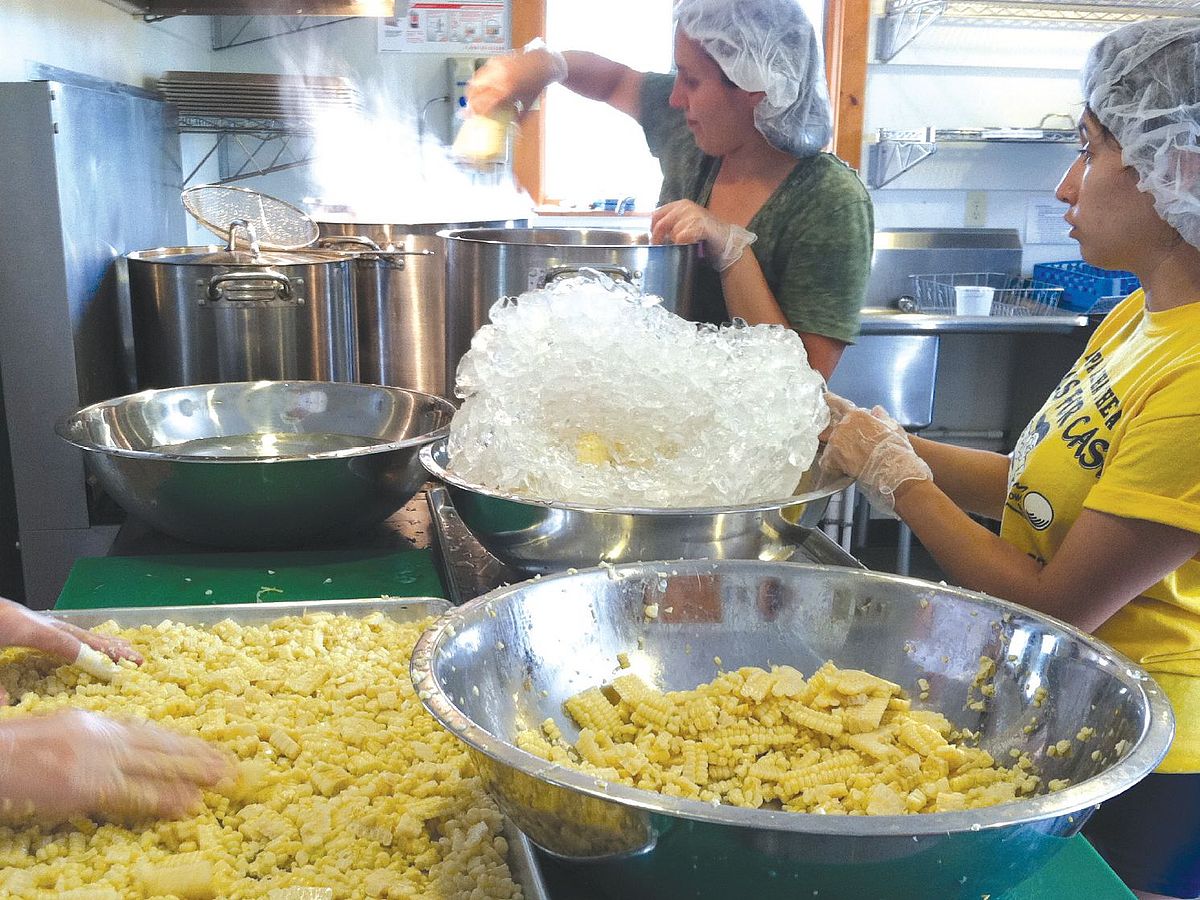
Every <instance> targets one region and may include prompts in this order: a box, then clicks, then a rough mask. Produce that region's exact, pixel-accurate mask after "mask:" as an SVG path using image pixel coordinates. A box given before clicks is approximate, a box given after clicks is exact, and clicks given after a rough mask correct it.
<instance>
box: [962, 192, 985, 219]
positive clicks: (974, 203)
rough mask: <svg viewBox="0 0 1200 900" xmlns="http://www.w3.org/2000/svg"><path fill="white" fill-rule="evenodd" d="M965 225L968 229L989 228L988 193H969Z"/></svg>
mask: <svg viewBox="0 0 1200 900" xmlns="http://www.w3.org/2000/svg"><path fill="white" fill-rule="evenodd" d="M963 224H964V225H966V226H967V227H968V228H984V227H986V226H987V191H967V210H966V215H965V216H964V217H963Z"/></svg>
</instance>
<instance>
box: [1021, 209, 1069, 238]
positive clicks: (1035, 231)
mask: <svg viewBox="0 0 1200 900" xmlns="http://www.w3.org/2000/svg"><path fill="white" fill-rule="evenodd" d="M1066 210H1067V207H1066V206H1065V205H1064V204H1062V203H1044V202H1041V201H1038V200H1030V201H1029V203H1028V204H1026V206H1025V243H1027V244H1073V243H1075V239H1074V238H1072V237H1071V236H1070V231H1071V226H1070V225H1068V224H1067V223H1066V221H1065V220H1064V219H1063V213H1064V212H1066Z"/></svg>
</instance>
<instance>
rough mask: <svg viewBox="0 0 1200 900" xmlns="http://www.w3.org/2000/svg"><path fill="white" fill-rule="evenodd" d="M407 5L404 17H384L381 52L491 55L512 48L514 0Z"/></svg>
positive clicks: (413, 1)
mask: <svg viewBox="0 0 1200 900" xmlns="http://www.w3.org/2000/svg"><path fill="white" fill-rule="evenodd" d="M407 7H408V9H407V12H406V13H405V15H404V16H403V17H401V18H387V19H381V20H380V23H379V50H380V52H388V51H404V52H408V53H445V54H452V53H472V54H487V53H503V52H505V51H506V50H508V48H509V37H508V29H509V21H510V18H509V7H510V0H472V2H469V3H424V2H420V0H409V3H408V4H407Z"/></svg>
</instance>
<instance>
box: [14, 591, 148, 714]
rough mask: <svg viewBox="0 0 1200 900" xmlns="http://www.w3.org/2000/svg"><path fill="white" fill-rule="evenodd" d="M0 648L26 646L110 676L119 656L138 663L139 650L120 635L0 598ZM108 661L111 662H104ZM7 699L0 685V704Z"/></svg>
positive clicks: (99, 676)
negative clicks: (95, 631)
mask: <svg viewBox="0 0 1200 900" xmlns="http://www.w3.org/2000/svg"><path fill="white" fill-rule="evenodd" d="M0 647H29V648H30V649H33V650H41V651H42V652H43V653H49V654H50V655H51V656H56V657H58V658H59V659H61V660H63V661H64V662H66V663H69V664H71V665H76V666H79V667H80V668H82V669H83V670H84V671H86V672H89V673H90V674H92V675H95V676H96V677H97V678H108V677H111V674H112V672H113V671H114V670H115V667H113V666H112V663H114V662H117V661H119V660H122V659H128V660H132V661H133V662H134V663H136V664H137V665H139V666H140V665H141V664H142V662H143V660H142V656H141V654H140V653H138V652H137V651H136V650H134V649H133V646H132V645H131V644H130V643H129V642H128V641H126V640H125V639H124V638H119V637H110V636H108V635H103V634H95V633H93V632H91V631H87V630H86V629H83V628H80V627H78V626H77V625H72V624H70V623H69V622H62V621H60V620H58V619H55V618H52V617H51V616H46V615H43V614H41V613H38V612H34V611H33V610H32V609H28V608H27V607H25V606H22V605H21V604H20V603H14V602H13V601H12V600H5V599H4V598H3V597H0ZM106 658H107V660H110V661H111V662H106ZM7 702H8V694H7V692H6V691H5V690H4V689H3V688H2V687H0V704H5V703H7Z"/></svg>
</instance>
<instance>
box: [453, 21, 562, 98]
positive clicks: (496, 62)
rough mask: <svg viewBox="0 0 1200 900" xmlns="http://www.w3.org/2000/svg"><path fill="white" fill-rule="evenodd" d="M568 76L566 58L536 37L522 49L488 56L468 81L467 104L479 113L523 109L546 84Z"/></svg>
mask: <svg viewBox="0 0 1200 900" xmlns="http://www.w3.org/2000/svg"><path fill="white" fill-rule="evenodd" d="M566 80H567V61H566V59H565V58H564V57H563V55H562V54H561V53H558V52H556V51H554V50H550V49H548V48H547V47H546V43H545V42H544V41H543V40H542V39H541V38H535V39H534V40H532V41H530V42H529V43H528V44H526V45H525V47H524V49H522V50H521V51H520V52H519V53H510V54H508V55H506V56H496V57H493V58H492V59H490V60H488V62H487V64H486V65H484V66H483V67H482V68H481V69H480V70H479V71H477V72H476V73H475V75H474V77H472V78H471V82H470V84H468V85H467V105H468V107H469V109H470V111H471V112H472V113H473V114H474V115H478V116H490V115H493V114H494V113H495V112H496V111H497V110H498V109H504V108H507V107H512V106H516V107H517V109H518V111H519V112H524V111H525V110H527V109H529V107H531V106H532V105H533V102H534V101H535V100H537V98H538V97H539V96H540V95H541V93H542V91H544V90H546V88H547V87H549V86H550V85H551V84H553V83H554V82H556V81H566Z"/></svg>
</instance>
